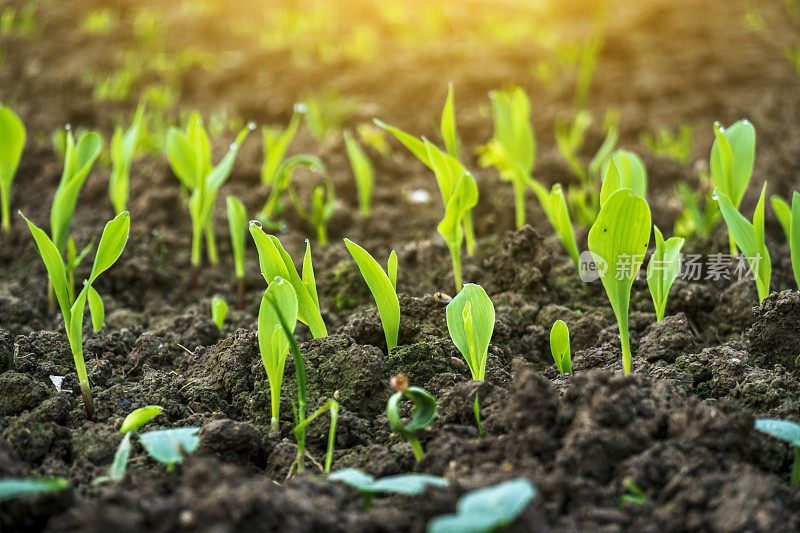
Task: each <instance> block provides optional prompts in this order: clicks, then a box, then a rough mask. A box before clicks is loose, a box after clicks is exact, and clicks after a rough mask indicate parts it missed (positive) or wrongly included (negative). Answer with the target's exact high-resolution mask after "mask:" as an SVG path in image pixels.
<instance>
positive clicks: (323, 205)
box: [289, 180, 336, 246]
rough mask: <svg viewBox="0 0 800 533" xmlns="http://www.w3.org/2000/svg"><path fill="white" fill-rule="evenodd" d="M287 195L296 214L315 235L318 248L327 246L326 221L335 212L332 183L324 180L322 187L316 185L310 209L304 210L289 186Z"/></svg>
mask: <svg viewBox="0 0 800 533" xmlns="http://www.w3.org/2000/svg"><path fill="white" fill-rule="evenodd" d="M289 195H290V196H291V198H292V203H293V204H294V207H295V209H296V210H297V213H298V214H299V215H300V217H301V218H302V219H303V220H305V221H306V222H308V223H309V224H311V226H312V227H313V228H314V231H316V233H317V242H318V243H319V245H320V246H327V245H328V221H329V220H330V219H331V217H332V216H333V214H334V213H335V212H336V196H335V195H334V191H333V183H331V182H330V180H325V184H324V185H317V186H316V187H314V190H313V191H312V193H311V209H310V210H306V209H305V208H304V207H303V205H302V203H301V202H300V198H299V196H298V195H297V192H296V191H295V190H294V187H292V186H291V184H290V185H289Z"/></svg>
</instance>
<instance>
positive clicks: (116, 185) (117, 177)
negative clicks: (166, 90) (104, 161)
mask: <svg viewBox="0 0 800 533" xmlns="http://www.w3.org/2000/svg"><path fill="white" fill-rule="evenodd" d="M143 121H144V106H143V105H140V106H139V108H138V109H137V110H136V114H135V115H134V116H133V121H132V122H131V125H130V127H129V128H128V130H127V131H124V130H123V129H122V127H121V126H117V128H116V129H115V130H114V136H113V137H112V138H111V165H112V166H111V177H110V178H109V181H108V196H109V198H110V199H111V205H113V206H114V212H116V213H122V212H123V211H125V210H127V207H128V193H129V191H130V176H131V164H132V163H133V157H134V155H136V146H137V144H138V142H139V131H140V130H141V129H142V123H143ZM145 127H146V126H145Z"/></svg>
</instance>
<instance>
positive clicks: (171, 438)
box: [139, 427, 200, 469]
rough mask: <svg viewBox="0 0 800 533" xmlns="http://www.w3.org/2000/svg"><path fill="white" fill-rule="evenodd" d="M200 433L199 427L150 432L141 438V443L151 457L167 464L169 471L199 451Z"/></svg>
mask: <svg viewBox="0 0 800 533" xmlns="http://www.w3.org/2000/svg"><path fill="white" fill-rule="evenodd" d="M199 431H200V428H199V427H185V428H175V429H159V430H156V431H148V432H147V433H142V434H141V435H140V436H139V442H141V443H142V446H143V447H144V449H145V450H146V451H147V453H148V454H150V457H152V458H153V459H155V460H156V461H158V462H159V463H164V464H166V465H167V468H168V469H169V468H170V467H172V465H174V464H175V463H180V462H181V461H183V460H184V459H185V457H186V455H188V454H191V453H193V452H194V451H195V450H196V449H197V447H198V446H199V445H200V437H199V436H198V435H197V433H198V432H199Z"/></svg>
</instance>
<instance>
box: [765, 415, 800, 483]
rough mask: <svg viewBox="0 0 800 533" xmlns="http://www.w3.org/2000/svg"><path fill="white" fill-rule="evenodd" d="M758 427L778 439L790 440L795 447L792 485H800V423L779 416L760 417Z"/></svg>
mask: <svg viewBox="0 0 800 533" xmlns="http://www.w3.org/2000/svg"><path fill="white" fill-rule="evenodd" d="M755 427H756V429H757V430H758V431H760V432H762V433H766V434H767V435H771V436H773V437H775V438H776V439H780V440H782V441H784V442H788V443H789V444H791V445H792V447H793V448H794V466H793V467H792V486H797V485H800V424H797V423H795V422H792V421H790V420H780V419H777V418H759V419H757V420H756V425H755Z"/></svg>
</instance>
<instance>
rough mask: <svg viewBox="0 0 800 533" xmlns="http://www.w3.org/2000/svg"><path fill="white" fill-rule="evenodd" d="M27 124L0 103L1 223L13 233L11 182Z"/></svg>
mask: <svg viewBox="0 0 800 533" xmlns="http://www.w3.org/2000/svg"><path fill="white" fill-rule="evenodd" d="M25 135H26V134H25V125H24V124H23V123H22V121H21V120H20V118H19V117H18V116H17V115H16V113H14V112H13V111H12V110H11V109H10V108H9V107H6V106H3V105H2V104H0V139H3V142H2V143H0V210H2V213H0V217H1V218H0V220H2V222H0V225H2V228H3V233H4V234H5V235H6V236H8V235H9V234H10V233H11V184H12V183H13V182H14V175H15V174H16V173H17V167H18V166H19V160H20V158H21V157H22V150H23V149H24V148H25Z"/></svg>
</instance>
